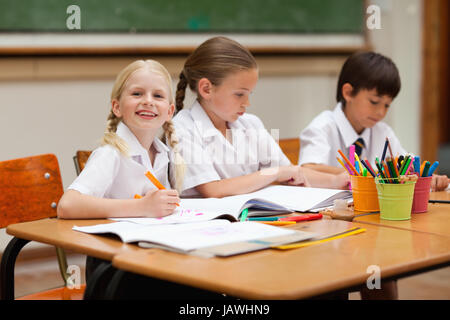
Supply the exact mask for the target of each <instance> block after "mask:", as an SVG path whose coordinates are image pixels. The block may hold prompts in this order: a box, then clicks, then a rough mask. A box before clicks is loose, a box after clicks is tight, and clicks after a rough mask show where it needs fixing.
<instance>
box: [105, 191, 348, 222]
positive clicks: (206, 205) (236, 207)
mask: <svg viewBox="0 0 450 320" xmlns="http://www.w3.org/2000/svg"><path fill="white" fill-rule="evenodd" d="M341 193H342V194H346V195H348V196H350V197H351V192H350V191H345V190H337V189H324V188H306V187H296V186H282V185H276V186H269V187H267V188H264V189H261V190H259V191H256V192H252V193H246V194H242V195H236V196H230V197H224V198H220V199H218V198H206V199H205V198H194V199H186V198H185V199H181V201H180V207H179V208H177V209H176V210H175V212H174V213H173V214H171V215H169V216H166V217H163V218H114V219H113V220H116V221H129V222H134V223H139V224H147V225H158V224H171V223H187V222H199V221H207V220H211V219H214V218H215V217H218V216H220V215H224V214H227V215H230V216H233V217H234V218H235V219H236V220H237V219H238V217H239V214H240V213H241V211H242V210H243V209H245V208H246V207H248V205H246V203H247V202H248V201H249V200H252V199H257V200H259V201H258V202H259V204H260V205H261V204H262V203H264V202H269V203H276V204H278V205H279V209H282V208H283V207H284V208H285V209H286V210H285V212H286V211H308V210H310V209H312V208H314V207H315V206H317V205H318V204H319V203H321V202H323V201H324V200H326V199H328V198H331V197H334V196H336V195H338V194H341ZM338 198H341V197H338ZM331 205H333V202H332V201H331V202H330V203H328V204H325V205H323V206H321V207H324V206H331ZM268 207H272V205H268ZM274 214H276V213H274ZM249 216H250V214H249Z"/></svg>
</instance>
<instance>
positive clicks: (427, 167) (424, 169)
mask: <svg viewBox="0 0 450 320" xmlns="http://www.w3.org/2000/svg"><path fill="white" fill-rule="evenodd" d="M428 170H430V161H427V162H426V163H425V167H424V168H423V172H422V175H421V177H428Z"/></svg>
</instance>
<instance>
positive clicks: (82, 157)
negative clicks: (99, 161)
mask: <svg viewBox="0 0 450 320" xmlns="http://www.w3.org/2000/svg"><path fill="white" fill-rule="evenodd" d="M91 153H92V151H86V150H78V151H77V153H76V154H75V156H74V157H73V162H74V163H75V170H76V171H77V175H79V174H80V172H81V171H82V170H83V169H84V166H85V165H86V162H87V161H88V159H89V156H90V155H91Z"/></svg>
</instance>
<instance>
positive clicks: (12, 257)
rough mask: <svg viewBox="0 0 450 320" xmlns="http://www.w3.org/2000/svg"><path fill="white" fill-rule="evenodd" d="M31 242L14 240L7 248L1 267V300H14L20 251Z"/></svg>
mask: <svg viewBox="0 0 450 320" xmlns="http://www.w3.org/2000/svg"><path fill="white" fill-rule="evenodd" d="M28 242H30V240H24V239H20V238H16V237H14V238H12V239H11V241H9V243H8V245H7V246H6V248H5V251H4V252H3V255H2V262H1V265H0V299H2V300H14V298H15V297H14V267H15V264H16V259H17V256H18V255H19V252H20V250H22V248H23V247H24V246H25V245H26V244H27V243H28Z"/></svg>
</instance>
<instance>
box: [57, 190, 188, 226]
mask: <svg viewBox="0 0 450 320" xmlns="http://www.w3.org/2000/svg"><path fill="white" fill-rule="evenodd" d="M178 202H180V199H179V197H178V193H177V191H176V190H156V189H155V190H150V191H148V192H147V194H146V195H145V196H144V197H143V198H141V199H104V198H97V197H94V196H90V195H85V194H82V193H80V192H78V191H76V190H68V191H66V192H65V193H64V195H63V196H62V198H61V200H60V201H59V203H58V209H57V213H58V218H62V219H99V218H119V217H162V216H166V215H169V214H171V213H172V212H173V211H174V210H175V208H176V203H178Z"/></svg>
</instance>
